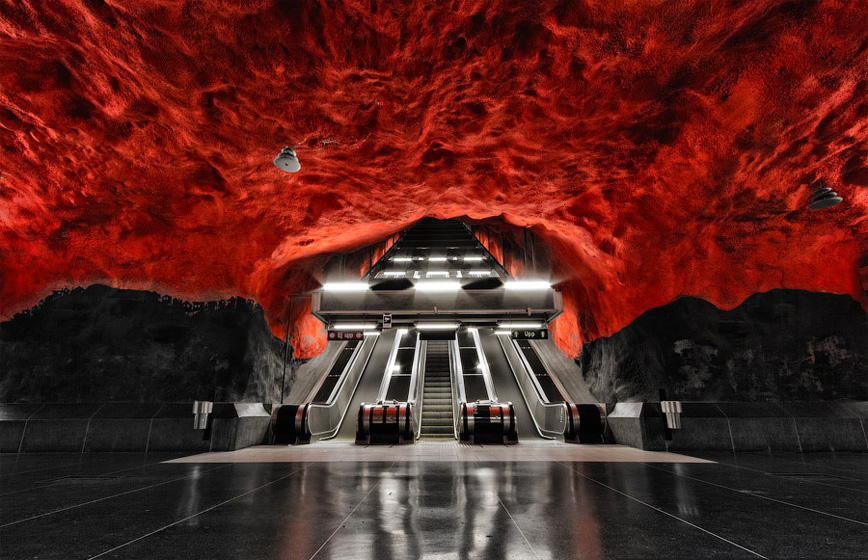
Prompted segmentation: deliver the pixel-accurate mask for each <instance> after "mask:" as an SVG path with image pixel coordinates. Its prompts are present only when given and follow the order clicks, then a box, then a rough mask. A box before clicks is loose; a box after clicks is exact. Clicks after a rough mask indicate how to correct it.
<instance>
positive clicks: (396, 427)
mask: <svg viewBox="0 0 868 560" xmlns="http://www.w3.org/2000/svg"><path fill="white" fill-rule="evenodd" d="M415 436H416V434H415V431H414V430H413V411H412V409H411V408H410V404H409V403H406V402H392V403H377V404H365V403H362V405H361V406H360V407H359V420H358V429H357V430H356V443H358V444H361V445H370V444H387V445H395V444H404V443H413V442H415V441H416V437H415Z"/></svg>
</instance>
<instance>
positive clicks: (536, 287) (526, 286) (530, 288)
mask: <svg viewBox="0 0 868 560" xmlns="http://www.w3.org/2000/svg"><path fill="white" fill-rule="evenodd" d="M503 287H504V288H506V289H507V290H514V291H516V292H537V291H545V290H548V289H550V288H551V287H552V285H551V283H550V282H546V281H545V280H509V281H507V282H505V283H504V284H503Z"/></svg>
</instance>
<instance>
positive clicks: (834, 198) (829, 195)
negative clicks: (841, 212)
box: [808, 179, 844, 210]
mask: <svg viewBox="0 0 868 560" xmlns="http://www.w3.org/2000/svg"><path fill="white" fill-rule="evenodd" d="M817 184H819V185H825V184H826V183H825V181H822V179H821V180H820V181H817ZM843 201H844V199H843V198H841V197H840V196H838V193H836V192H835V191H833V190H832V189H830V188H829V187H825V186H821V187H820V188H819V189H817V190H815V191H814V195H813V196H812V197H811V203H810V204H808V208H810V209H811V210H822V209H823V208H830V207H832V206H835V205H836V204H838V203H840V202H843Z"/></svg>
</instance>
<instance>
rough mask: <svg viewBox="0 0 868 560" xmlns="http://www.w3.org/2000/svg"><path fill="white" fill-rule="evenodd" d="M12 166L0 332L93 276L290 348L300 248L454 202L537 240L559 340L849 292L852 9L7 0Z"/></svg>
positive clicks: (4, 215)
mask: <svg viewBox="0 0 868 560" xmlns="http://www.w3.org/2000/svg"><path fill="white" fill-rule="evenodd" d="M284 146H294V147H296V149H297V151H298V153H299V158H300V160H301V163H302V169H301V171H300V172H298V173H295V174H287V173H283V172H281V171H280V170H278V169H277V168H276V167H275V166H274V165H273V164H272V159H273V158H274V157H275V156H276V155H277V153H278V152H279V151H280V149H281V148H282V147H284ZM0 154H2V155H0V173H2V175H0V313H2V316H3V318H8V317H9V316H10V315H12V314H14V313H15V312H17V311H19V310H20V309H22V308H24V307H27V306H30V305H32V304H33V303H35V301H36V300H38V299H39V298H40V297H42V296H43V295H45V293H47V292H49V291H50V290H51V289H52V288H56V287H59V286H72V285H78V284H85V283H89V282H92V281H103V282H108V283H112V284H114V285H117V286H127V287H136V288H153V289H156V290H158V291H160V292H162V293H171V294H176V295H179V296H185V297H189V298H192V299H195V298H206V297H222V296H229V295H234V294H242V295H245V296H250V297H255V298H257V299H258V300H259V301H261V302H263V305H264V306H265V309H266V314H267V316H268V318H269V321H270V322H271V324H272V327H273V328H274V330H275V332H276V333H279V334H282V327H281V326H280V321H281V317H282V316H283V310H284V305H285V301H286V298H285V296H286V294H287V293H290V292H292V291H294V290H296V289H308V288H309V287H310V286H298V285H294V279H295V278H299V277H300V276H299V275H298V274H295V273H294V272H293V271H294V270H295V268H298V267H299V266H300V264H299V263H303V262H306V261H305V259H310V258H312V257H315V256H316V255H320V254H325V253H329V252H334V251H340V250H347V249H350V248H353V247H358V246H360V245H362V244H364V243H367V242H371V241H374V240H377V239H380V238H382V237H385V236H387V235H389V234H391V233H393V232H395V231H398V230H399V229H401V228H403V227H405V226H406V225H408V224H410V223H412V222H413V221H415V220H417V219H419V218H421V217H423V216H436V217H441V218H445V217H452V216H461V215H467V216H470V217H472V218H476V219H483V218H489V217H500V218H502V219H503V220H505V221H506V222H508V223H511V224H514V225H517V226H529V227H532V228H533V231H535V232H536V233H537V234H538V235H539V237H540V238H542V240H543V241H544V242H546V243H548V244H549V245H550V246H551V247H552V248H553V250H554V251H555V254H556V257H557V267H558V270H557V274H558V277H557V278H556V280H559V281H564V284H563V288H564V293H565V299H566V307H567V313H566V314H565V315H564V317H563V318H562V319H559V320H558V321H559V325H560V326H559V329H560V330H559V337H558V339H559V342H560V344H561V346H562V348H564V349H565V350H567V351H568V352H572V353H574V354H575V353H577V352H578V349H579V347H580V345H581V343H582V342H584V341H587V340H589V339H592V338H594V337H597V336H602V335H608V334H611V333H612V332H615V331H617V330H618V329H620V328H621V327H623V326H624V325H626V324H627V323H629V322H630V321H632V320H633V319H634V318H635V317H637V316H638V315H640V314H641V313H643V312H644V311H646V310H647V309H649V308H651V307H654V306H658V305H662V304H665V303H667V302H669V301H671V300H673V299H674V298H676V297H678V296H681V295H695V296H700V297H704V298H706V299H708V300H710V301H711V302H713V303H715V304H716V305H718V306H721V307H732V306H735V305H737V304H738V303H739V302H741V301H742V300H743V299H744V298H746V297H747V296H748V295H750V294H752V293H754V292H757V291H763V290H768V289H772V288H777V287H787V288H803V289H808V290H824V291H829V292H838V293H848V294H851V295H853V296H854V297H857V298H861V301H862V303H863V305H865V304H866V302H865V299H864V294H862V288H861V286H860V284H859V278H858V274H857V262H858V261H859V258H860V257H861V255H862V254H863V252H864V251H865V248H864V243H865V239H866V237H868V220H866V211H868V188H866V187H868V162H866V156H868V5H866V4H865V3H864V2H860V1H850V2H847V1H820V2H812V1H808V0H798V1H793V2H783V1H780V0H767V1H741V0H739V1H697V2H682V1H680V0H679V1H674V0H673V1H647V2H642V1H636V2H617V1H610V0H599V1H581V0H563V1H561V2H554V1H542V2H534V1H530V2H516V1H514V0H504V1H493V0H492V1H483V0H454V1H448V2H445V1H444V2H431V1H425V0H420V1H416V2H397V1H396V2H392V1H379V2H377V1H375V0H366V1H348V0H347V1H337V0H335V1H315V0H310V1H303V2H302V1H299V2H274V1H244V2H217V1H208V0H196V1H189V2H185V3H182V2H154V1H138V2H116V1H110V2H102V1H98V0H91V1H86V2H78V1H72V0H68V1H64V0H52V1H45V2H39V1H30V2H27V1H23V2H19V1H13V0H4V1H2V2H0ZM820 178H822V179H823V180H824V181H825V182H826V184H827V185H828V186H830V187H832V188H834V189H835V190H836V191H837V192H838V193H839V194H840V195H841V196H842V197H843V198H844V202H842V203H841V204H839V205H837V206H835V207H833V208H830V209H826V210H817V211H811V210H808V209H807V204H808V202H809V200H810V195H811V193H812V191H813V190H814V189H815V188H816V185H815V184H814V182H815V181H816V180H818V179H820ZM860 245H861V246H860ZM296 284H297V282H296Z"/></svg>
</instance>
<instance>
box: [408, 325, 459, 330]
mask: <svg viewBox="0 0 868 560" xmlns="http://www.w3.org/2000/svg"><path fill="white" fill-rule="evenodd" d="M416 328H417V329H419V330H420V331H449V330H452V331H454V330H455V329H457V328H458V325H456V324H455V323H416Z"/></svg>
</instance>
